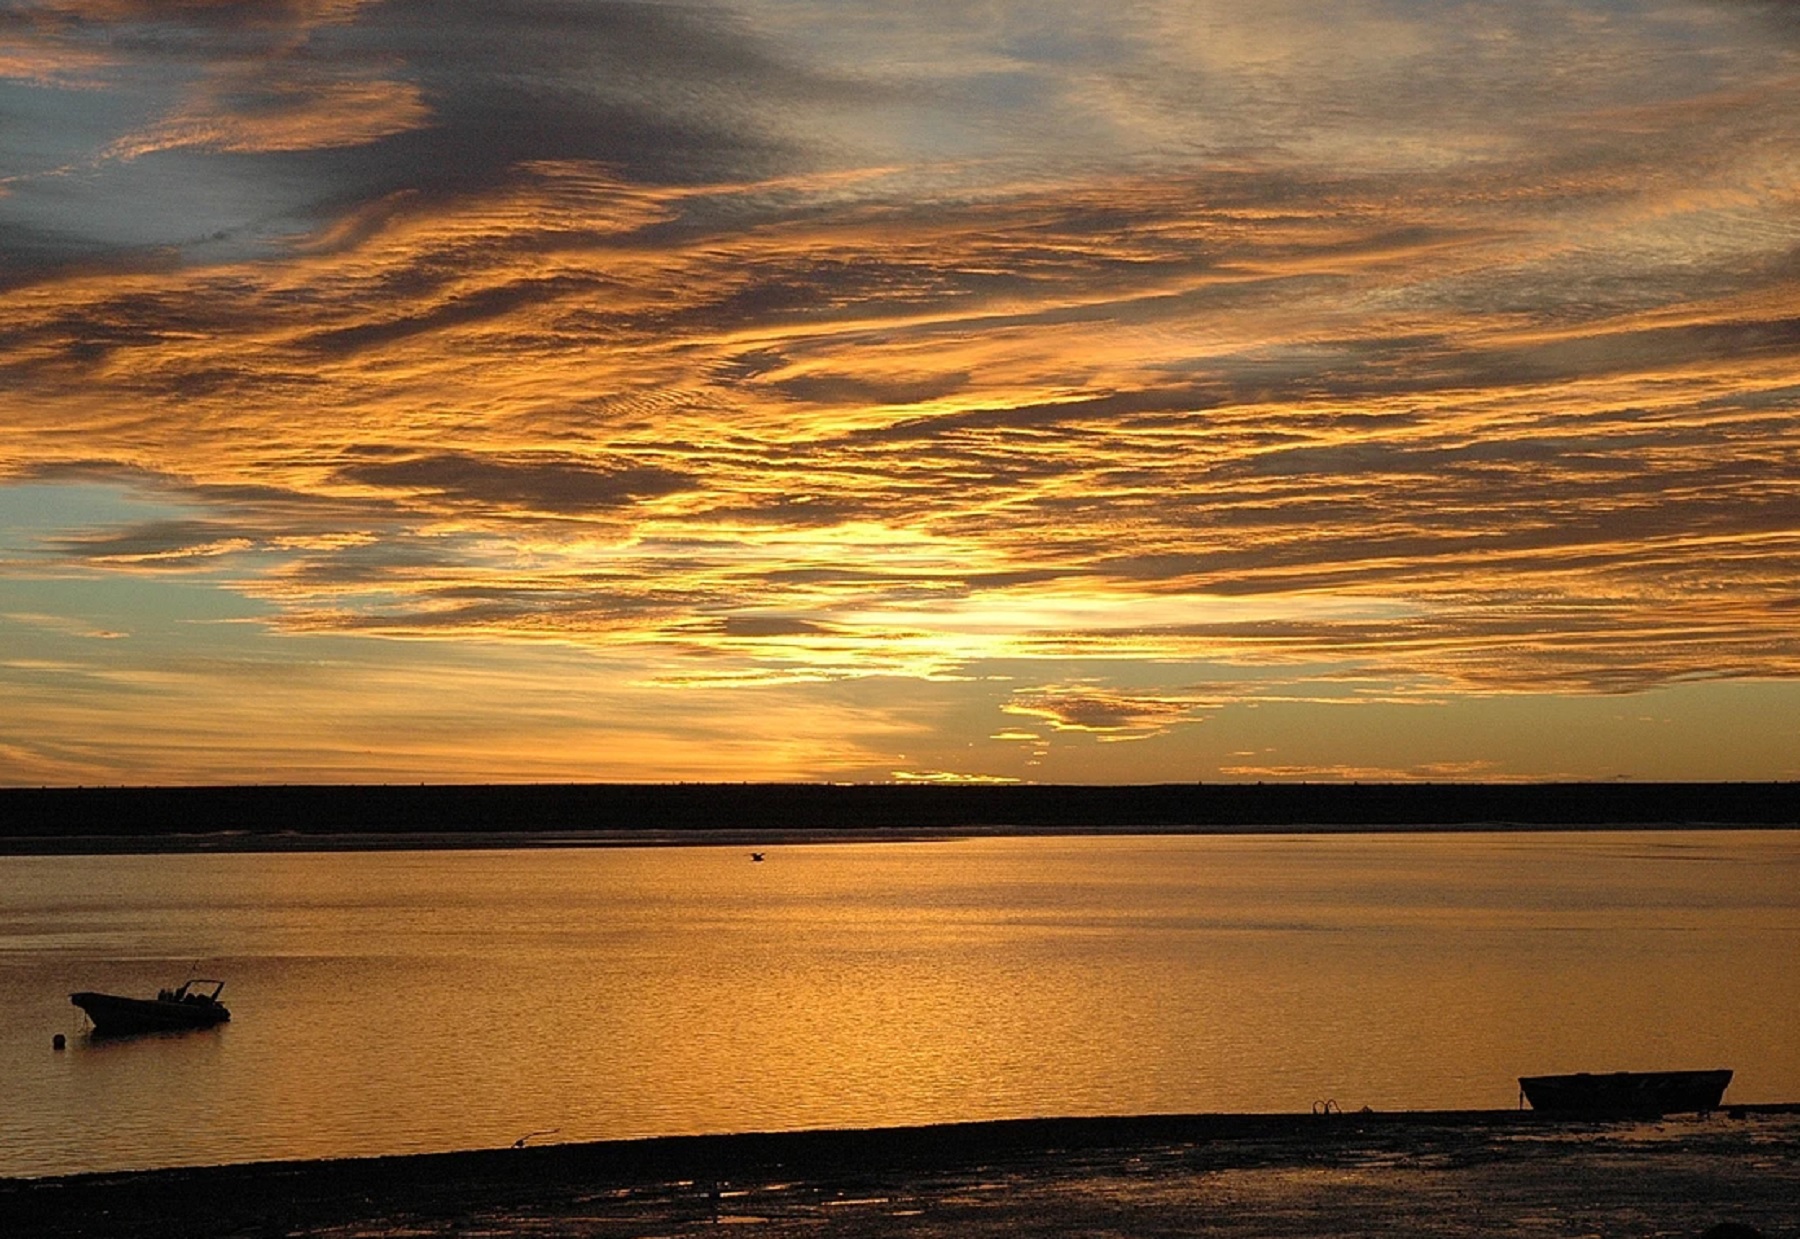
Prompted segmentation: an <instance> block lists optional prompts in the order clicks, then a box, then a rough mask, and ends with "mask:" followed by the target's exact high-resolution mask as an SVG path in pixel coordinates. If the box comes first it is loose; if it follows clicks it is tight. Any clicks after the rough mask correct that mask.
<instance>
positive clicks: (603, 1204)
mask: <svg viewBox="0 0 1800 1239" xmlns="http://www.w3.org/2000/svg"><path fill="white" fill-rule="evenodd" d="M1796 1201H1800V1107H1793V1106H1781V1107H1750V1108H1743V1107H1738V1108H1734V1109H1733V1111H1732V1112H1731V1113H1730V1114H1726V1113H1720V1114H1715V1115H1711V1116H1704V1117H1702V1116H1680V1117H1671V1118H1669V1119H1666V1120H1663V1121H1659V1122H1568V1121H1553V1120H1549V1119H1546V1118H1544V1117H1543V1116H1537V1115H1533V1114H1531V1113H1530V1112H1517V1111H1482V1112H1438V1113H1410V1114H1332V1115H1324V1116H1313V1115H1236V1116H1234V1115H1197V1116H1152V1117H1140V1118H1110V1119H1053V1120H1018V1121H1008V1122H996V1123H974V1124H953V1125H947V1126H937V1127H915V1128H895V1129H885V1130H874V1131H826V1132H790V1133H774V1134H752V1135H735V1136H715V1137H675V1138H665V1139H656V1140H638V1141H613V1142H603V1143H595V1144H582V1145H560V1146H557V1145H551V1146H543V1147H525V1148H520V1149H502V1150H486V1151H476V1152H468V1153H453V1154H437V1155H425V1156H413V1157H394V1158H368V1159H356V1160H348V1161H322V1162H282V1163H273V1162H272V1163H256V1164H249V1165H237V1166H222V1167H211V1168H202V1169H184V1170H168V1171H155V1172H142V1173H132V1174H111V1175H87V1176H72V1177H68V1178H60V1179H35V1180H5V1181H0V1233H4V1234H7V1235H21V1236H22V1235H42V1236H101V1235H105V1236H119V1237H121V1239H137V1237H149V1236H165V1235H167V1236H174V1235H193V1234H205V1235H211V1236H224V1235H242V1236H261V1235H270V1236H273V1235H288V1236H311V1237H320V1239H323V1237H332V1239H351V1237H358V1239H399V1237H401V1236H439V1235H441V1236H451V1235H484V1236H547V1235H558V1236H609V1237H610V1236H652V1235H684V1234H716V1233H719V1228H721V1227H738V1228H749V1229H750V1231H751V1232H752V1233H755V1234H759V1235H765V1236H769V1237H770V1239H773V1237H775V1236H790V1235H796V1236H797V1235H806V1236H854V1237H857V1239H873V1237H886V1236H934V1235H958V1236H969V1235H976V1236H979V1235H1041V1234H1049V1235H1133V1236H1164V1235H1168V1236H1173V1235H1213V1236H1244V1237H1246V1239H1247V1237H1250V1236H1284V1237H1301V1236H1328V1235H1329V1236H1362V1235H1370V1236H1373V1235H1401V1234H1407V1235H1440V1236H1475V1235H1530V1236H1536V1235H1542V1236H1604V1237H1606V1239H1624V1237H1637V1236H1698V1235H1700V1234H1702V1233H1703V1232H1704V1231H1706V1230H1707V1229H1708V1228H1710V1227H1712V1226H1715V1225H1717V1224H1719V1223H1721V1222H1734V1223H1738V1224H1742V1225H1746V1226H1751V1227H1754V1228H1756V1229H1757V1230H1758V1231H1759V1232H1760V1233H1761V1234H1763V1235H1765V1236H1769V1237H1771V1239H1773V1237H1775V1236H1783V1235H1793V1234H1796V1233H1800V1230H1797V1229H1796V1205H1795V1202H1796Z"/></svg>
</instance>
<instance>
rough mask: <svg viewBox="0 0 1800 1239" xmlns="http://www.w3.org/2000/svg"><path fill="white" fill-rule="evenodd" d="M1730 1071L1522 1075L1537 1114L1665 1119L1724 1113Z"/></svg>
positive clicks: (1521, 1081) (1522, 1086)
mask: <svg viewBox="0 0 1800 1239" xmlns="http://www.w3.org/2000/svg"><path fill="white" fill-rule="evenodd" d="M1730 1083H1731V1072H1730V1071H1727V1070H1723V1069H1721V1070H1717V1071H1614V1072H1606V1073H1598V1074H1595V1073H1589V1072H1586V1071H1583V1072H1579V1073H1577V1074H1575V1075H1565V1076H1520V1077H1519V1089H1520V1091H1521V1092H1523V1093H1524V1094H1525V1100H1527V1101H1529V1102H1530V1103H1531V1108H1532V1109H1533V1110H1541V1111H1544V1112H1545V1113H1548V1114H1566V1115H1573V1116H1580V1117H1584V1118H1660V1117H1661V1116H1663V1115H1665V1114H1686V1113H1689V1112H1705V1111H1708V1110H1716V1109H1718V1108H1719V1102H1720V1101H1721V1099H1723V1097H1724V1096H1725V1086H1726V1085H1728V1084H1730Z"/></svg>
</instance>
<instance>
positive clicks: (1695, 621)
mask: <svg viewBox="0 0 1800 1239" xmlns="http://www.w3.org/2000/svg"><path fill="white" fill-rule="evenodd" d="M1298 778H1307V779H1365V780H1367V779H1388V778H1394V779H1421V778H1433V779H1527V778H1548V779H1560V778H1595V779H1609V778H1631V779H1662V778H1671V779H1711V778H1723V779H1740V778H1744V779H1749V778H1789V779H1791V778H1800V5H1795V4H1791V3H1775V2H1773V0H1771V2H1767V3H1757V2H1753V0H1705V2H1694V3H1684V2H1681V0H1666V2H1657V0H1516V2H1510V3H1482V4H1467V5H1449V4H1443V3H1438V2H1436V0H1432V2H1429V3H1427V2H1423V0H1346V2H1345V3H1341V4H1329V5H1321V4H1316V3H1288V2H1287V0H1254V2H1252V0H1186V2H1182V0H1116V2H1114V3H1108V4H1099V3H1093V2H1092V0H1079V2H1077V0H1038V2H1036V3H1025V2H1023V0H992V2H983V0H956V2H954V3H945V2H942V0H909V2H906V3H898V2H896V0H729V2H719V3H713V2H711V0H691V2H685V3H673V2H671V3H663V2H659V0H640V2H638V3H617V2H613V0H429V2H428V0H387V2H381V0H367V2H363V0H0V783H8V784H33V785H35V784H39V783H51V784H62V783H85V784H93V783H120V782H124V783H145V782H159V783H161V782H181V783H186V782H239V781H311V780H325V781H341V780H395V781H399V780H430V781H441V780H458V781H460V780H487V779H499V780H540V779H552V780H563V779H608V780H611V779H655V780H662V779H730V780H737V779H842V780H887V779H1020V780H1041V781H1078V782H1105V781H1131V782H1139V781H1152V780H1174V781H1188V780H1195V779H1204V780H1208V781H1212V780H1233V779H1236V780H1246V779H1298Z"/></svg>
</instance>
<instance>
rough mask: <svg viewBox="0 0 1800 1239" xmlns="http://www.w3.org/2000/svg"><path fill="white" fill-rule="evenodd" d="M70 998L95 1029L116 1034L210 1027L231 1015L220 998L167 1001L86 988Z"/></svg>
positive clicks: (103, 1032) (101, 1032)
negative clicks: (219, 1001) (202, 1000)
mask: <svg viewBox="0 0 1800 1239" xmlns="http://www.w3.org/2000/svg"><path fill="white" fill-rule="evenodd" d="M69 1001H70V1002H72V1003H74V1004H75V1005H76V1006H78V1007H80V1008H81V1009H82V1010H83V1011H85V1012H87V1017H88V1018H89V1019H90V1020H92V1021H94V1031H95V1032H96V1033H98V1034H100V1035H101V1036H105V1037H114V1036H122V1035H125V1034H128V1033H146V1032H172V1031H176V1030H179V1029H184V1028H211V1027H213V1026H214V1025H215V1024H223V1023H225V1021H227V1020H229V1019H230V1018H231V1012H230V1011H227V1010H226V1009H225V1006H224V1004H222V1003H218V1002H166V1001H163V1000H162V999H157V998H121V997H119V996H118V995H116V994H96V993H93V992H91V991H83V992H81V993H79V994H70V995H69Z"/></svg>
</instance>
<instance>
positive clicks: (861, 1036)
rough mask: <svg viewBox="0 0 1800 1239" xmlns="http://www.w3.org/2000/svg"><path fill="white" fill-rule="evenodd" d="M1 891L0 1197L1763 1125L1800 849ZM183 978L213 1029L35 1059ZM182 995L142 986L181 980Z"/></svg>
mask: <svg viewBox="0 0 1800 1239" xmlns="http://www.w3.org/2000/svg"><path fill="white" fill-rule="evenodd" d="M767 851H768V859H767V861H766V862H765V863H762V864H753V863H751V862H750V860H749V857H748V853H747V852H746V851H744V850H742V849H738V848H718V847H698V848H665V849H635V848H628V849H603V850H587V851H508V852H439V853H381V854H360V855H357V854H317V855H278V856H201V857H120V858H110V857H108V858H94V857H89V858H46V859H30V860H26V859H5V860H0V872H3V873H4V874H5V876H6V878H7V881H6V882H5V883H4V885H3V887H0V889H3V890H4V894H0V999H4V1000H5V1001H7V1002H8V1003H9V1006H10V1007H11V1009H14V1010H20V1011H24V1012H27V1013H28V1014H29V1018H26V1019H23V1020H21V1021H18V1022H17V1023H15V1025H14V1027H13V1029H12V1030H11V1031H9V1032H8V1033H6V1034H5V1039H4V1040H3V1041H0V1060H3V1061H0V1067H4V1068H5V1069H6V1070H7V1072H8V1075H9V1077H10V1078H13V1079H16V1080H18V1081H20V1082H21V1085H22V1088H23V1091H24V1094H25V1097H24V1102H25V1104H23V1105H21V1106H17V1107H9V1108H8V1112H7V1113H6V1114H4V1115H0V1174H18V1173H45V1172H50V1171H55V1170H68V1169H78V1168H79V1169H86V1168H106V1167H118V1166H129V1165H147V1164H172V1163H185V1162H207V1161H215V1160H238V1159H246V1158H257V1157H276V1156H279V1157H296V1156H298V1157H318V1156H327V1155H342V1154H368V1153H379V1152H399V1151H408V1150H415V1149H442V1148H457V1147H471V1146H483V1145H499V1144H507V1143H511V1142H512V1141H513V1140H514V1139H516V1138H518V1137H520V1136H521V1135H524V1134H525V1133H527V1132H536V1131H543V1130H545V1129H555V1135H554V1136H551V1137H548V1138H549V1139H564V1140H567V1139H591V1138H602V1137H616V1136H637V1135H648V1134H660V1133H676V1132H698V1131H725V1130H750V1129H765V1128H779V1127H817V1126H848V1125H856V1126H863V1125H882V1124H894V1123H914V1122H930V1121H943V1120H955V1119H970V1118H982V1117H995V1116H1014V1115H1033V1114H1089V1113H1114V1112H1118V1113H1123V1112H1148V1111H1210V1110H1275V1111H1299V1110H1305V1109H1307V1108H1308V1107H1309V1106H1310V1105H1311V1103H1312V1102H1313V1101H1315V1100H1322V1099H1325V1098H1332V1099H1335V1100H1336V1101H1337V1102H1338V1103H1339V1104H1340V1105H1342V1106H1343V1107H1345V1108H1346V1109H1350V1108H1355V1107H1356V1106H1360V1105H1364V1104H1368V1105H1372V1106H1374V1107H1375V1108H1377V1109H1388V1108H1397V1107H1431V1108H1455V1107H1501V1106H1509V1105H1512V1104H1514V1099H1515V1088H1516V1086H1515V1083H1514V1078H1515V1077H1516V1076H1518V1075H1520V1074H1528V1073H1534V1072H1551V1071H1563V1070H1588V1069H1593V1070H1609V1069H1617V1068H1650V1067H1670V1066H1674V1067H1695V1066H1697V1067H1712V1066H1730V1067H1733V1068H1735V1069H1736V1070H1737V1072H1738V1075H1737V1079H1736V1081H1735V1082H1734V1084H1733V1086H1732V1089H1731V1092H1730V1093H1729V1094H1728V1097H1730V1098H1734V1099H1737V1100H1786V1099H1795V1098H1800V1047H1797V1044H1796V1042H1797V1039H1796V1038H1795V1037H1794V1036H1793V1034H1792V1031H1791V1027H1790V1016H1791V1013H1792V1012H1793V1011H1794V1010H1795V1009H1800V979H1797V978H1800V969H1797V968H1796V965H1795V963H1794V962H1793V961H1794V960H1795V958H1796V955H1797V952H1796V947H1797V946H1800V834H1784V833H1772V832H1764V833H1755V832H1746V833H1717V834H1704V833H1669V834H1568V835H1446V836H1421V835H1391V836H1351V835H1343V836H1269V837H1130V838H1125V837H1115V838H1053V839H1043V838H1038V839H1010V838H1006V839H977V840H966V841H955V842H941V843H906V844H834V845H812V846H776V847H771V848H769V849H767ZM194 959H202V960H204V961H205V964H206V966H207V967H208V968H209V969H215V970H217V971H219V972H220V973H222V974H223V975H225V976H226V977H227V978H228V980H229V985H228V987H227V991H226V995H225V996H226V998H227V999H228V1001H229V1002H230V1003H231V1006H232V1008H233V1011H234V1012H235V1013H236V1018H235V1019H234V1021H233V1022H232V1023H231V1024H230V1025H228V1026H226V1027H225V1028H223V1029H220V1030H218V1032H217V1033H216V1034H196V1035H189V1036H181V1037H170V1038H152V1039H148V1040H141V1041H135V1042H130V1043H124V1044H110V1045H96V1044H92V1043H89V1042H86V1041H84V1040H78V1041H77V1042H76V1043H75V1044H74V1045H73V1046H72V1047H71V1049H70V1051H69V1052H67V1053H65V1054H62V1055H55V1056H53V1055H51V1054H50V1053H49V1052H48V1051H47V1050H46V1049H44V1048H43V1047H44V1046H47V1045H48V1042H49V1037H50V1034H51V1033H52V1032H54V1031H58V1030H63V1029H67V1028H69V1027H71V1014H70V1013H71V1011H72V1009H70V1008H67V1006H66V1003H67V993H68V991H69V990H72V989H77V988H102V989H106V988H111V989H119V990H125V991H141V990H153V989H155V988H156V986H157V985H158V984H164V983H167V981H168V979H169V978H171V977H172V976H174V974H176V973H180V972H182V971H184V970H185V969H186V967H187V966H188V963H189V962H190V961H192V960H194ZM177 979H178V978H177Z"/></svg>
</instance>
